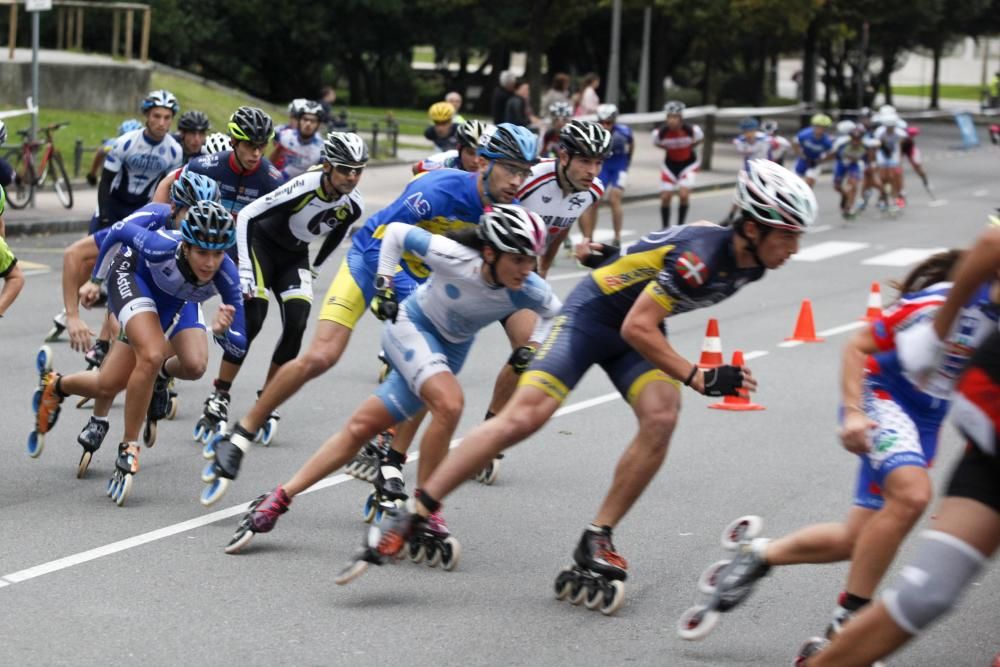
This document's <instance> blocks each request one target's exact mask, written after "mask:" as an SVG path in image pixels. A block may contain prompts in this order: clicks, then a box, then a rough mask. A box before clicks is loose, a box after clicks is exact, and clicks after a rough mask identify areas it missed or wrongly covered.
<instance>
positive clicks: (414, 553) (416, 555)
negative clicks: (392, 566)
mask: <svg viewBox="0 0 1000 667" xmlns="http://www.w3.org/2000/svg"><path fill="white" fill-rule="evenodd" d="M409 554H410V560H412V561H413V562H414V563H422V562H424V558H426V557H427V549H425V548H424V545H422V544H415V543H413V542H410V543H409Z"/></svg>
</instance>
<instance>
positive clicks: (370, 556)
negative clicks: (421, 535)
mask: <svg viewBox="0 0 1000 667" xmlns="http://www.w3.org/2000/svg"><path fill="white" fill-rule="evenodd" d="M410 502H412V501H410ZM412 510H413V508H412V506H410V505H409V504H408V505H407V507H403V508H397V507H392V508H390V509H387V510H385V512H384V514H383V515H382V521H381V522H379V523H377V524H372V525H371V526H369V527H368V530H367V531H366V532H365V537H364V539H363V540H362V541H361V548H360V549H358V550H357V551H355V552H354V554H353V555H352V556H351V558H350V559H349V560H348V561H347V564H346V565H345V566H344V567H343V568H342V569H341V570H340V572H338V573H337V576H336V577H334V579H333V581H334V583H336V584H337V585H339V586H343V585H345V584H349V583H350V582H352V581H354V580H355V579H357V578H358V577H360V576H361V575H362V574H364V573H365V572H366V571H367V570H368V566H369V565H384V564H385V563H386V562H389V561H393V560H397V559H399V558H402V557H403V556H404V555H405V552H404V549H406V544H407V540H408V539H410V536H411V535H413V534H415V532H416V531H417V530H419V529H420V528H421V527H422V526H423V525H424V524H425V523H426V520H425V519H424V518H423V517H421V516H420V515H419V514H417V513H416V512H414V511H412Z"/></svg>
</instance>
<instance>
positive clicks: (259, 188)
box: [153, 107, 285, 260]
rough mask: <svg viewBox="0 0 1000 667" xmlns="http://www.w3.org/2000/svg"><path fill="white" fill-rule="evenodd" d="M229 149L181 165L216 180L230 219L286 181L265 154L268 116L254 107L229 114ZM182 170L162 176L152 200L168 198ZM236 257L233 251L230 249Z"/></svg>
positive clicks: (269, 126) (214, 140) (269, 131)
mask: <svg viewBox="0 0 1000 667" xmlns="http://www.w3.org/2000/svg"><path fill="white" fill-rule="evenodd" d="M227 130H228V132H229V137H230V143H231V145H232V149H231V150H227V151H224V152H217V153H210V154H209V155H203V156H201V157H199V158H195V159H194V160H192V161H191V162H189V163H188V164H187V166H185V167H184V169H185V170H187V171H191V172H193V173H195V174H204V175H205V176H208V177H209V178H211V179H212V180H214V181H216V182H217V183H218V184H219V191H220V192H221V193H222V205H223V206H225V207H226V208H227V209H228V210H229V212H230V214H231V215H232V216H233V220H235V219H236V215H237V214H238V213H239V212H240V210H241V209H242V208H243V207H244V206H246V205H247V204H249V203H250V202H252V201H254V200H255V199H258V198H260V197H263V196H264V195H266V194H267V193H269V192H271V191H272V190H274V189H275V188H277V187H278V186H279V185H281V184H282V183H284V182H285V179H284V178H283V177H282V176H281V172H279V171H278V170H277V169H275V168H274V165H272V164H271V162H270V161H269V160H268V159H267V158H265V157H264V151H265V150H266V149H267V145H268V143H269V142H270V141H271V138H272V137H273V136H274V124H273V123H272V122H271V117H270V116H268V115H267V114H266V113H264V112H263V111H261V110H260V109H258V108H256V107H240V108H239V109H237V110H236V111H235V112H234V113H233V115H232V116H230V118H229V124H228V126H227ZM217 143H218V137H217V135H216V134H213V135H212V136H211V137H209V138H208V140H206V146H211V147H212V148H216V147H217V146H216V145H215V144H217ZM180 173H181V170H179V169H178V170H177V171H175V172H174V173H172V174H170V175H169V176H167V177H166V178H164V179H163V182H162V183H160V185H159V187H157V189H156V195H155V196H154V197H153V201H154V202H161V203H166V202H168V201H169V199H170V186H171V185H173V182H174V181H175V180H177V176H178V175H179V174H180ZM230 255H231V257H232V258H233V259H234V260H235V258H236V257H235V251H234V250H233V249H231V253H230Z"/></svg>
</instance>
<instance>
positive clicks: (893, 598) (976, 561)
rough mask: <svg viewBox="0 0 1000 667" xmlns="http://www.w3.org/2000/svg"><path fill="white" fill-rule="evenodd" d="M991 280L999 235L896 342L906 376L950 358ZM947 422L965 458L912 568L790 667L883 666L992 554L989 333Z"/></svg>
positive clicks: (998, 374) (999, 448)
mask: <svg viewBox="0 0 1000 667" xmlns="http://www.w3.org/2000/svg"><path fill="white" fill-rule="evenodd" d="M998 271H1000V229H995V228H991V229H989V230H987V231H986V232H985V233H984V234H983V235H982V236H981V237H980V239H979V241H978V243H977V244H976V245H975V246H974V247H973V248H972V249H971V250H970V251H969V252H968V253H967V255H966V257H965V258H964V259H963V260H962V262H961V264H960V265H959V267H958V271H957V273H956V275H955V283H954V285H953V286H952V288H951V290H950V292H949V293H948V298H947V299H946V300H945V302H944V304H943V305H942V306H941V308H940V309H939V310H938V311H937V313H936V315H935V317H934V320H933V322H929V321H924V322H921V323H919V324H916V325H914V326H912V327H910V328H909V329H907V330H906V331H902V332H900V333H899V334H898V335H897V339H896V343H897V349H898V358H899V362H900V365H901V366H902V368H903V369H904V371H905V372H907V373H911V374H913V376H914V377H924V376H926V375H927V374H928V373H929V372H933V369H935V368H939V367H940V365H941V363H942V361H943V360H944V359H946V358H947V356H948V355H949V354H950V353H951V352H952V351H953V346H949V345H948V343H947V341H948V340H950V339H951V338H953V336H954V334H953V329H954V328H955V324H956V322H958V321H960V317H961V316H962V314H963V313H964V312H965V311H966V309H967V304H968V303H969V301H970V300H971V299H973V298H974V295H975V294H976V293H977V292H979V291H980V290H981V289H982V285H983V283H985V282H987V281H991V280H995V279H996V278H997V276H998ZM961 326H962V325H959V328H961ZM951 420H952V421H953V422H954V424H955V425H956V426H957V427H958V429H959V431H960V432H961V434H962V436H963V438H964V439H965V441H966V448H965V453H964V455H963V457H962V458H961V459H960V460H959V462H958V463H957V465H956V466H955V468H954V469H953V470H952V473H951V479H950V481H949V483H948V488H947V491H946V494H945V498H944V500H943V501H942V502H941V505H940V506H939V507H938V508H937V512H936V514H935V518H934V520H933V523H932V524H931V526H930V529H929V530H926V531H924V532H923V533H922V534H921V537H920V542H919V543H918V545H917V547H916V551H915V553H914V555H913V557H912V559H911V560H910V562H909V563H908V564H907V565H906V567H904V568H903V570H902V571H901V574H900V575H899V576H897V578H896V579H895V581H893V582H892V583H891V584H890V585H889V586H888V587H887V588H886V590H885V592H883V593H882V596H881V598H880V599H879V600H878V601H876V602H875V603H874V604H872V605H870V606H868V607H867V608H865V609H864V610H862V611H861V612H860V613H858V615H857V616H855V617H854V618H852V619H851V622H850V623H848V624H847V625H846V626H845V627H844V629H843V631H842V632H840V633H838V634H837V635H836V636H834V637H833V639H832V640H831V641H830V642H829V645H827V641H826V640H825V639H821V638H818V637H814V638H813V639H811V640H809V641H808V642H806V644H805V645H804V646H803V647H802V649H801V650H800V652H799V655H798V657H797V659H796V663H795V664H796V665H810V666H811V667H817V666H818V667H822V666H823V665H837V666H838V667H839V666H841V665H870V664H872V663H873V662H875V661H876V660H878V659H880V658H885V657H888V656H889V655H890V654H891V653H893V652H894V651H895V650H897V649H898V648H900V647H902V646H903V645H904V644H906V643H907V642H909V641H910V640H912V639H913V638H914V637H916V636H917V635H918V634H920V633H921V632H922V631H923V630H924V629H925V628H926V627H927V626H929V625H930V624H931V623H933V622H934V621H936V620H937V619H938V618H940V617H941V616H942V615H944V614H945V613H947V612H948V611H949V610H950V609H951V608H952V607H953V606H954V605H955V603H956V602H957V600H958V598H959V597H960V596H961V594H962V591H963V589H965V588H966V587H967V586H968V585H969V583H970V582H972V581H973V580H974V579H976V578H977V576H978V575H979V573H980V571H981V570H982V567H983V565H984V564H985V562H986V561H987V560H988V559H989V558H990V557H992V556H993V555H995V554H996V551H997V549H998V548H1000V459H998V456H1000V333H997V332H993V333H992V334H991V335H990V336H989V338H987V339H986V340H985V341H984V342H983V344H982V346H981V347H980V348H979V349H978V350H977V351H976V352H975V353H974V354H973V357H972V361H971V363H970V364H969V367H968V369H967V370H966V372H965V374H964V375H963V376H962V378H961V379H960V380H959V383H958V387H957V389H956V396H955V407H954V409H953V410H952V415H951ZM823 649H825V650H823Z"/></svg>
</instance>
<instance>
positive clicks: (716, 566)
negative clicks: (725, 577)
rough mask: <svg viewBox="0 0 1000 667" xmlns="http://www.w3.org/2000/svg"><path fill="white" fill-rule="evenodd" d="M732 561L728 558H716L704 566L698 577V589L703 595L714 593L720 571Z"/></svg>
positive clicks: (717, 585)
mask: <svg viewBox="0 0 1000 667" xmlns="http://www.w3.org/2000/svg"><path fill="white" fill-rule="evenodd" d="M732 562H733V561H732V560H729V559H726V560H718V561H715V562H714V563H712V564H711V565H709V566H708V567H707V568H705V571H704V572H702V573H701V576H700V577H698V590H699V591H701V592H702V593H704V594H705V595H711V594H712V593H714V592H715V589H716V588H718V587H719V579H720V578H721V575H722V571H723V570H724V569H725V568H726V566H727V565H729V564H730V563H732Z"/></svg>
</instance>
